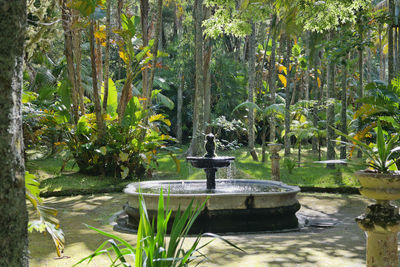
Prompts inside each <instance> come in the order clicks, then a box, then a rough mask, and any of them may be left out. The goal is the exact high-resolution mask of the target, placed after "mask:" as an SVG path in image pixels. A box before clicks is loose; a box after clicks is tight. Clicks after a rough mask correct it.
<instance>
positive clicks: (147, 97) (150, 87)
mask: <svg viewBox="0 0 400 267" xmlns="http://www.w3.org/2000/svg"><path fill="white" fill-rule="evenodd" d="M162 5H163V0H157V14H156V16H157V17H156V28H155V33H154V45H153V47H152V49H151V53H152V54H153V60H152V62H151V70H150V77H149V82H148V85H147V90H146V95H145V100H144V103H143V108H144V109H148V108H149V107H150V106H151V91H152V90H153V82H154V75H155V73H156V68H157V61H158V57H157V53H158V43H159V41H160V33H161V25H162Z"/></svg>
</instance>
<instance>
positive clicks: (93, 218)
mask: <svg viewBox="0 0 400 267" xmlns="http://www.w3.org/2000/svg"><path fill="white" fill-rule="evenodd" d="M298 199H299V201H300V203H301V205H302V208H301V210H300V211H299V212H298V215H299V217H300V218H301V220H304V219H305V218H306V219H307V221H308V222H307V224H308V225H310V226H309V227H304V228H302V229H301V230H300V231H297V232H287V233H252V234H248V233H247V234H246V233H244V234H227V235H224V237H225V238H226V239H228V240H229V241H232V242H233V243H235V244H236V245H238V246H240V247H241V248H242V249H244V250H245V251H246V253H242V252H240V251H237V250H235V249H233V248H231V247H228V246H226V245H225V244H223V243H221V241H214V242H213V243H211V245H209V246H208V247H206V248H204V249H203V250H202V252H203V253H205V254H206V255H207V256H208V257H209V258H210V261H209V262H206V263H203V264H201V265H200V266H229V267H235V266H237V267H239V266H240V267H244V266H249V267H250V266H251V267H256V266H341V267H344V266H352V267H353V266H363V265H364V264H365V260H364V257H365V256H364V254H365V251H364V250H365V235H364V233H363V232H362V231H361V230H360V229H359V228H358V227H357V225H356V223H355V222H354V218H355V217H356V216H358V215H359V214H361V213H362V212H363V210H364V209H365V207H366V206H367V204H368V203H369V201H368V200H366V199H365V198H363V197H361V196H359V195H338V194H319V193H318V194H317V193H314V194H311V193H301V194H299V196H298ZM125 202H126V199H125V196H124V195H123V194H103V195H87V196H73V197H51V198H47V199H45V203H46V205H48V206H52V207H55V208H57V209H58V210H59V215H58V217H59V219H60V221H61V227H62V229H63V230H64V232H65V234H66V247H65V250H64V256H63V257H61V258H57V257H56V253H55V250H54V247H53V244H52V241H51V240H50V237H49V236H48V235H47V236H44V235H42V234H38V233H32V234H30V235H29V249H30V255H31V259H30V265H31V266H71V265H72V264H73V263H76V262H77V261H78V260H79V259H81V258H83V257H85V256H87V255H89V254H90V253H91V252H93V251H94V250H95V249H96V248H97V247H98V246H99V245H100V244H101V243H102V242H103V241H104V240H106V239H107V238H105V237H103V236H101V235H99V234H97V233H96V232H94V231H92V230H90V229H88V228H86V227H85V225H84V223H86V224H89V225H91V226H94V227H97V228H99V229H101V230H104V231H108V232H113V230H112V226H111V225H110V218H111V217H112V215H113V214H115V213H116V212H117V211H119V210H121V208H122V205H123V204H124V203H125ZM332 223H336V225H335V226H333V227H326V226H329V225H331V224H332ZM114 233H115V232H114ZM118 234H119V235H120V236H121V237H123V238H124V239H126V240H128V241H130V242H131V243H135V242H136V236H135V235H130V234H121V233H118ZM193 240H194V237H189V238H188V239H187V240H186V242H187V243H186V244H188V245H189V244H191V241H193ZM207 240H208V239H207V238H206V239H204V240H203V242H205V241H207ZM85 265H86V264H83V266H85ZM108 265H109V260H108V258H98V259H96V261H94V262H92V263H90V264H89V266H108Z"/></svg>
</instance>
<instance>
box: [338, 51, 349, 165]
mask: <svg viewBox="0 0 400 267" xmlns="http://www.w3.org/2000/svg"><path fill="white" fill-rule="evenodd" d="M348 60H349V59H348V56H346V64H345V66H344V72H343V82H342V87H343V88H342V94H341V102H342V110H341V116H340V117H341V119H340V121H341V124H340V131H341V132H342V133H344V134H347V61H348ZM341 141H342V142H346V141H347V140H346V137H344V136H343V135H342V136H341ZM346 150H347V147H346V144H344V143H342V144H341V145H340V158H341V159H345V158H346V157H347V154H346Z"/></svg>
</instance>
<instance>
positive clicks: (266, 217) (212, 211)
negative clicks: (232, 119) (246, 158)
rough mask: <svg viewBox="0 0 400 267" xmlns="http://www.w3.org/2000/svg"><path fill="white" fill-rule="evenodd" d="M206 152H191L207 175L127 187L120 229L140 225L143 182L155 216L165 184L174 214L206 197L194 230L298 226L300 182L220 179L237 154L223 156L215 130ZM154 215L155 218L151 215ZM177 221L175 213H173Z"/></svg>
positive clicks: (198, 165)
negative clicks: (217, 148)
mask: <svg viewBox="0 0 400 267" xmlns="http://www.w3.org/2000/svg"><path fill="white" fill-rule="evenodd" d="M205 148H206V151H207V153H206V154H205V155H204V157H187V160H188V161H189V162H190V163H191V164H192V165H193V166H194V167H195V168H201V169H204V170H205V173H206V177H207V180H163V181H146V182H136V183H131V184H129V185H128V186H127V187H126V189H125V190H124V192H125V194H127V196H128V203H127V204H126V205H125V206H124V211H125V213H126V214H127V218H126V220H125V221H121V220H120V221H119V222H118V224H119V225H120V227H119V228H120V229H121V228H122V229H125V230H126V229H135V228H137V226H138V223H139V218H140V216H139V205H140V203H139V188H140V192H141V194H142V195H143V198H144V200H145V202H146V207H147V211H148V214H149V216H150V217H156V214H157V206H158V198H159V192H160V189H161V188H162V189H163V192H165V193H164V197H165V198H166V195H167V194H166V192H168V190H170V194H169V207H168V208H169V209H171V210H172V217H173V216H174V213H175V212H176V211H177V210H178V208H179V207H180V209H181V210H183V209H185V208H186V207H187V206H188V205H189V203H190V202H191V201H192V200H194V203H195V205H200V204H201V203H203V202H204V201H206V203H205V207H204V209H203V210H202V212H201V214H200V215H199V217H198V219H197V220H196V222H195V223H194V225H193V226H192V228H191V229H192V232H193V233H198V232H214V233H226V232H255V231H282V230H295V229H298V227H299V226H298V219H297V217H296V212H297V211H298V210H299V209H300V204H299V202H298V201H297V199H296V194H297V193H298V192H299V191H300V188H299V187H297V186H289V185H286V184H284V183H281V182H278V181H260V180H244V179H218V180H215V173H216V172H217V170H218V169H219V168H222V167H227V166H229V165H230V163H231V162H232V161H233V160H234V157H218V156H217V155H216V154H215V141H214V136H213V135H212V134H209V135H207V136H206V143H205ZM150 220H151V219H150ZM170 222H173V219H170Z"/></svg>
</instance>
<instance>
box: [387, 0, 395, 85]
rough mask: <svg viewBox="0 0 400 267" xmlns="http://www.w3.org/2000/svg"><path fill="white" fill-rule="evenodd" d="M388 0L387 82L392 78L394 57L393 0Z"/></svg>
mask: <svg viewBox="0 0 400 267" xmlns="http://www.w3.org/2000/svg"><path fill="white" fill-rule="evenodd" d="M388 1H389V18H390V20H389V23H388V74H389V77H388V84H390V83H391V82H392V79H393V78H394V58H393V52H394V51H393V49H394V48H393V18H394V0H388Z"/></svg>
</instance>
